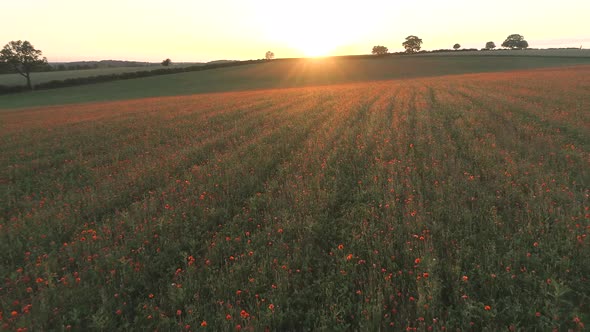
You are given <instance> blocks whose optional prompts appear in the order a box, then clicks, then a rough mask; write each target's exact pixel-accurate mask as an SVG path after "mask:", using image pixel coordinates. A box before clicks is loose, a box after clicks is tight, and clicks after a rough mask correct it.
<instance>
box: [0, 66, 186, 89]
mask: <svg viewBox="0 0 590 332" xmlns="http://www.w3.org/2000/svg"><path fill="white" fill-rule="evenodd" d="M190 65H192V64H187V65H173V66H170V67H167V68H176V67H183V66H190ZM162 68H166V67H162V66H157V65H154V66H145V67H116V68H97V69H83V70H63V71H61V70H60V71H52V72H41V73H31V80H32V82H33V84H39V83H46V82H50V81H56V80H57V81H61V80H65V79H69V78H79V77H91V76H100V75H111V74H121V73H132V72H139V71H150V70H155V69H162ZM25 84H26V80H25V78H24V77H22V76H21V75H19V74H2V75H0V85H5V86H14V85H25Z"/></svg>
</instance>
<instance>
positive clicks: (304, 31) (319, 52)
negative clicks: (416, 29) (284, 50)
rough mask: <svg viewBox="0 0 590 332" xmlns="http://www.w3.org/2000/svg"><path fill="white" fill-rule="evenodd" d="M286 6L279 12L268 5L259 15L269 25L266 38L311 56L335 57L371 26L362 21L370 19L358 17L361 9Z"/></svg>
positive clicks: (326, 5) (307, 4)
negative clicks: (340, 49) (336, 53)
mask: <svg viewBox="0 0 590 332" xmlns="http://www.w3.org/2000/svg"><path fill="white" fill-rule="evenodd" d="M286 7H287V8H284V7H283V8H280V9H281V10H277V8H276V7H270V6H269V7H268V8H267V9H266V10H264V11H261V12H260V13H259V14H258V15H259V16H260V19H264V20H265V21H266V22H267V25H268V26H269V29H267V30H266V35H267V38H268V39H270V41H271V42H273V43H281V44H283V45H284V46H285V47H288V48H291V49H294V50H297V51H299V52H301V53H302V54H303V55H305V56H308V57H316V56H326V55H332V52H333V51H334V50H335V49H337V48H338V47H341V46H343V45H346V44H350V43H353V42H355V41H357V40H358V39H359V37H361V36H362V35H363V34H366V32H367V30H368V29H369V28H370V27H371V22H369V21H366V22H365V20H364V19H362V18H363V17H370V16H359V15H358V10H359V9H358V8H357V7H355V6H351V5H345V4H338V3H336V2H334V1H325V2H321V3H317V2H311V1H303V3H301V2H297V3H294V4H292V5H286ZM263 17H264V18H263Z"/></svg>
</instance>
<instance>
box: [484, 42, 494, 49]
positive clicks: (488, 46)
mask: <svg viewBox="0 0 590 332" xmlns="http://www.w3.org/2000/svg"><path fill="white" fill-rule="evenodd" d="M494 48H496V44H495V43H494V42H493V41H489V42H487V43H486V49H488V50H493V49H494Z"/></svg>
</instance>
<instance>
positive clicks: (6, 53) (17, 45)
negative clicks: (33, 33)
mask: <svg viewBox="0 0 590 332" xmlns="http://www.w3.org/2000/svg"><path fill="white" fill-rule="evenodd" d="M41 55H42V52H41V51H40V50H36V49H35V48H34V47H33V45H31V43H29V42H28V41H26V40H25V41H24V42H23V41H20V40H17V41H11V42H9V43H8V44H6V45H4V48H3V49H2V51H0V62H4V63H7V64H8V65H9V66H11V67H12V68H13V69H14V70H15V71H16V72H17V73H19V74H20V75H22V76H23V77H24V78H26V79H27V88H28V89H29V90H33V86H32V85H31V71H33V70H34V69H35V68H38V67H42V66H46V65H47V58H45V57H43V58H42V57H41Z"/></svg>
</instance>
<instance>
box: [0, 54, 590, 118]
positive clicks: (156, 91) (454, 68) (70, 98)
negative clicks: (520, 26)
mask: <svg viewBox="0 0 590 332" xmlns="http://www.w3.org/2000/svg"><path fill="white" fill-rule="evenodd" d="M580 64H589V65H590V58H551V57H493V56H492V57H474V56H437V57H423V56H403V57H385V58H379V59H339V58H328V59H323V60H322V59H307V60H289V61H284V60H280V61H273V62H270V63H262V64H255V65H246V66H239V67H232V68H222V69H215V70H207V71H202V72H190V73H182V74H173V75H163V76H154V77H148V78H141V79H134V80H124V81H114V82H109V83H100V84H92V85H85V86H78V87H72V88H63V89H56V90H44V91H36V92H33V93H28V94H24V95H23V94H12V95H4V96H0V109H7V108H17V107H32V106H46V105H58V104H66V103H84V102H96V101H110V100H124V99H130V98H144V97H154V96H173V95H189V94H194V93H208V92H225V91H241V90H247V89H250V90H253V89H269V88H284V87H300V86H310V85H329V84H340V83H350V82H366V81H374V80H388V79H400V78H416V77H428V76H440V75H451V74H466V73H477V72H497V71H502V70H518V69H532V68H544V67H556V66H572V65H580Z"/></svg>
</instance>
